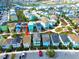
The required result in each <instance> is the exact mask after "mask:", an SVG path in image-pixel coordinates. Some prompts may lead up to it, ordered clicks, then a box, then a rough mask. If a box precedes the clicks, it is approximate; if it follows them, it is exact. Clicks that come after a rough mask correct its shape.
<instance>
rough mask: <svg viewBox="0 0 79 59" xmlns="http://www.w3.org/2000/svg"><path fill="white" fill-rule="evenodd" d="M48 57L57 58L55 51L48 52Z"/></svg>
mask: <svg viewBox="0 0 79 59" xmlns="http://www.w3.org/2000/svg"><path fill="white" fill-rule="evenodd" d="M46 55H48V56H49V57H54V56H55V51H54V50H50V49H49V50H47V52H46Z"/></svg>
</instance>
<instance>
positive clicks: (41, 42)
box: [40, 34, 43, 47]
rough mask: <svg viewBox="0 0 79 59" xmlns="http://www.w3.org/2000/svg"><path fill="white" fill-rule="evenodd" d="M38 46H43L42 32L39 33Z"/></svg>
mask: <svg viewBox="0 0 79 59" xmlns="http://www.w3.org/2000/svg"><path fill="white" fill-rule="evenodd" d="M40 39H41V40H40V46H41V47H43V39H42V34H40Z"/></svg>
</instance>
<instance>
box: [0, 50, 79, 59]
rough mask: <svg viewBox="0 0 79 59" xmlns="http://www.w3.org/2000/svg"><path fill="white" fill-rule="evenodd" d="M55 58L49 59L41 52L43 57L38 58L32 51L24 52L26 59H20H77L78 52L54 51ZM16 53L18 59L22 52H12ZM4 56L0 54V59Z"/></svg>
mask: <svg viewBox="0 0 79 59" xmlns="http://www.w3.org/2000/svg"><path fill="white" fill-rule="evenodd" d="M24 52H25V51H24ZM56 52H57V53H56V56H55V57H54V58H49V57H48V56H47V55H46V51H45V50H43V56H42V57H39V55H38V50H34V51H26V53H27V55H26V58H21V59H79V50H56ZM14 53H16V56H15V59H19V56H20V55H22V53H23V52H14ZM3 55H4V54H0V59H3ZM9 55H10V56H9V58H8V59H11V53H9Z"/></svg>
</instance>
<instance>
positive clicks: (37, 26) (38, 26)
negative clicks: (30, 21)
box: [36, 23, 43, 31]
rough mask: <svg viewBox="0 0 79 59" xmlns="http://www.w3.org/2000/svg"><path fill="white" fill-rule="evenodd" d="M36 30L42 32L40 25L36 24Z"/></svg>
mask: <svg viewBox="0 0 79 59" xmlns="http://www.w3.org/2000/svg"><path fill="white" fill-rule="evenodd" d="M36 28H37V31H42V28H43V26H42V25H41V23H36Z"/></svg>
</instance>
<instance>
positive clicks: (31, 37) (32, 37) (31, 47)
mask: <svg viewBox="0 0 79 59" xmlns="http://www.w3.org/2000/svg"><path fill="white" fill-rule="evenodd" d="M30 35H31V48H33V34H30Z"/></svg>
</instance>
